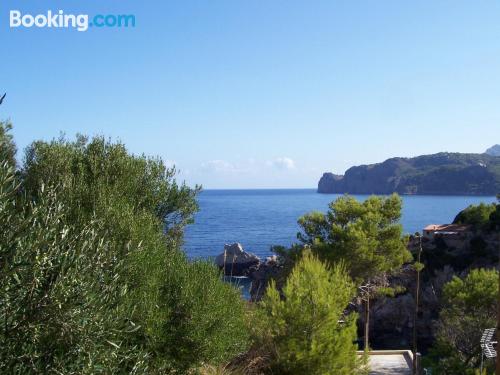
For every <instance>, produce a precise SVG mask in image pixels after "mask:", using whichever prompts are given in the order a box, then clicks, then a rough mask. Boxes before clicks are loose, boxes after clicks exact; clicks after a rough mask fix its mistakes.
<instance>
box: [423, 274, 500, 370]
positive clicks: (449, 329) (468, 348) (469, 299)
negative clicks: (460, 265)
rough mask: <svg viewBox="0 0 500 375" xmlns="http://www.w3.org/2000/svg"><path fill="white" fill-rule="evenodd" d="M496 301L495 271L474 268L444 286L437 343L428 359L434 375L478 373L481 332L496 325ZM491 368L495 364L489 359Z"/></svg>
mask: <svg viewBox="0 0 500 375" xmlns="http://www.w3.org/2000/svg"><path fill="white" fill-rule="evenodd" d="M497 300H498V271H496V270H485V269H475V270H472V271H471V272H470V273H469V274H468V275H467V276H466V277H465V278H463V279H461V278H459V277H457V276H455V277H453V279H452V280H451V281H450V282H448V283H447V284H446V285H445V286H444V288H443V295H442V306H443V308H442V310H441V312H440V313H439V320H438V323H437V334H436V344H435V346H434V348H433V349H432V350H431V351H430V353H429V355H428V356H427V358H426V362H427V366H429V367H430V368H432V370H433V372H432V373H433V374H437V375H456V374H471V375H472V374H475V370H477V369H479V368H480V365H481V346H480V340H481V335H482V333H483V331H484V330H485V329H487V328H494V327H495V325H496V312H497ZM488 367H489V368H492V367H493V368H494V363H493V362H491V361H486V362H485V368H488Z"/></svg>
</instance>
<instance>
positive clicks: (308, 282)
mask: <svg viewBox="0 0 500 375" xmlns="http://www.w3.org/2000/svg"><path fill="white" fill-rule="evenodd" d="M354 294H355V289H354V287H353V283H352V282H351V280H350V278H349V276H348V275H347V273H346V271H345V268H344V267H343V266H341V265H336V266H334V267H333V268H332V269H329V268H327V267H326V266H325V265H324V264H323V263H321V262H320V261H319V260H318V259H317V258H316V257H314V256H313V255H312V254H311V253H310V252H305V253H304V256H303V258H302V259H301V260H300V261H299V262H298V263H297V265H296V266H295V267H294V269H293V271H292V273H291V274H290V276H289V277H288V280H287V281H286V284H285V286H284V288H283V296H280V293H279V292H278V290H277V289H276V288H275V286H274V284H272V285H271V286H270V287H269V288H268V289H267V292H266V296H265V297H264V299H263V302H262V308H263V311H264V313H265V317H266V323H265V324H266V329H265V332H266V333H265V335H267V337H266V338H265V340H264V342H266V341H267V345H268V348H269V350H271V351H272V352H273V359H272V362H273V363H272V369H273V370H274V371H275V373H279V374H311V375H313V374H318V375H320V374H321V375H326V374H335V375H342V374H345V375H352V374H355V373H356V372H357V371H358V369H359V365H360V363H359V361H358V359H357V357H356V345H355V344H354V341H355V339H356V314H345V309H346V307H347V306H348V304H349V302H350V301H351V299H352V298H353V296H354Z"/></svg>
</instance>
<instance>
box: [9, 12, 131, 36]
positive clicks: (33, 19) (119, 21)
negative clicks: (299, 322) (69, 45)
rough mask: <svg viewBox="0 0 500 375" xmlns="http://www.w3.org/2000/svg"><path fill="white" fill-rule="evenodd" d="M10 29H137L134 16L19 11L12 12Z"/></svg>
mask: <svg viewBox="0 0 500 375" xmlns="http://www.w3.org/2000/svg"><path fill="white" fill-rule="evenodd" d="M9 20H10V27H11V28H18V27H25V28H32V27H38V28H61V29H75V30H78V31H87V30H88V29H89V28H91V27H97V28H103V27H115V28H118V27H122V28H126V27H135V16H134V15H132V14H97V15H95V16H89V15H88V14H66V13H64V11H62V10H59V11H56V12H53V11H51V10H49V11H47V13H45V14H37V15H33V14H23V13H22V12H21V11H19V10H11V11H10V17H9Z"/></svg>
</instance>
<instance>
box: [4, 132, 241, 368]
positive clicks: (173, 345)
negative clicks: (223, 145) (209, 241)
mask: <svg viewBox="0 0 500 375" xmlns="http://www.w3.org/2000/svg"><path fill="white" fill-rule="evenodd" d="M0 140H1V138H0ZM2 150H5V148H4V149H2V148H0V152H2V154H1V155H0V156H1V159H0V166H1V168H0V221H1V222H2V225H5V226H4V228H5V230H2V231H1V233H0V267H1V270H2V272H1V273H0V287H1V295H0V347H1V349H0V372H2V373H3V372H6V371H7V370H8V371H11V372H13V373H20V374H21V373H22V374H29V373H64V374H71V373H79V374H80V373H82V374H99V373H103V374H110V373H132V374H155V373H158V374H159V373H162V374H163V373H185V372H188V371H189V370H190V369H195V368H198V367H199V366H200V365H201V364H202V363H208V364H213V365H219V364H220V363H222V362H225V361H227V360H228V359H229V358H231V357H232V356H233V355H235V354H236V353H238V352H240V351H243V350H245V347H246V344H247V331H246V328H245V322H244V314H243V308H244V304H243V301H242V300H241V298H240V296H239V293H238V291H237V290H235V289H234V288H233V287H232V286H230V285H228V284H225V283H223V282H222V281H221V279H220V275H219V272H218V271H217V269H216V268H215V266H213V265H211V264H208V263H203V262H189V261H188V260H187V259H186V257H185V255H184V254H183V253H182V252H181V251H180V248H179V245H180V244H181V243H182V229H183V226H184V225H185V224H186V223H187V222H189V220H190V218H191V215H192V213H193V212H194V210H195V209H196V202H195V200H194V197H195V194H196V190H192V189H189V188H188V187H186V186H184V185H182V186H178V185H177V184H176V183H175V180H174V173H175V171H174V170H168V169H166V168H165V167H164V165H163V163H161V161H160V160H157V159H148V158H145V157H136V156H131V155H129V154H128V153H127V152H126V150H125V148H124V147H123V145H121V144H112V143H110V142H104V140H102V139H101V138H96V139H94V140H92V141H90V142H88V141H87V140H86V139H84V138H82V137H80V138H79V139H78V140H77V142H74V143H70V142H66V141H64V140H59V141H53V142H51V143H43V142H37V143H35V144H33V145H32V146H31V147H30V149H29V151H28V154H27V157H26V163H25V166H24V168H23V170H22V173H21V174H20V175H19V174H16V172H15V170H14V168H13V166H12V165H11V163H9V161H8V159H7V158H6V155H8V153H6V152H5V151H2ZM46 184H47V185H46ZM47 186H48V187H47Z"/></svg>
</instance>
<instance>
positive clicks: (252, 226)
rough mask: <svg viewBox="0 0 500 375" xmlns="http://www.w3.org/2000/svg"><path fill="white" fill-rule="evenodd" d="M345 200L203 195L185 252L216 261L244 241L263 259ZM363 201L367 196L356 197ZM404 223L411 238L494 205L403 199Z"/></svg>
mask: <svg viewBox="0 0 500 375" xmlns="http://www.w3.org/2000/svg"><path fill="white" fill-rule="evenodd" d="M339 196H340V195H337V194H318V193H317V192H316V190H315V189H272V190H205V191H202V192H201V193H200V194H199V196H198V203H199V211H198V212H197V213H196V215H195V217H194V223H193V224H190V225H188V227H187V228H186V232H185V244H184V249H185V251H186V253H187V255H188V257H190V258H213V257H215V256H217V255H218V254H220V253H221V252H222V251H223V250H224V244H227V243H233V242H239V243H241V244H242V245H243V248H244V249H245V250H246V251H249V252H251V253H254V254H256V255H258V256H259V257H261V258H265V257H267V256H270V255H272V252H271V246H273V245H282V246H290V245H291V244H292V243H294V242H297V232H298V231H299V226H298V224H297V219H298V218H299V217H300V216H302V215H304V214H306V213H308V212H311V211H321V212H326V211H327V210H328V204H329V203H330V202H332V201H334V200H335V199H337V198H338V197H339ZM354 197H356V198H357V199H359V200H364V199H366V198H367V197H369V196H368V195H354ZM402 199H403V212H402V217H401V224H402V225H403V229H404V231H405V232H406V233H415V232H417V231H421V230H422V229H423V228H424V227H425V226H427V225H428V224H444V223H451V222H452V221H453V219H454V218H455V216H456V215H457V214H458V212H459V211H461V210H462V209H464V208H466V207H467V206H469V205H471V204H478V203H480V202H484V203H492V202H495V201H496V198H495V197H493V196H492V197H485V196H442V195H441V196H431V195H411V196H402Z"/></svg>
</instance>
